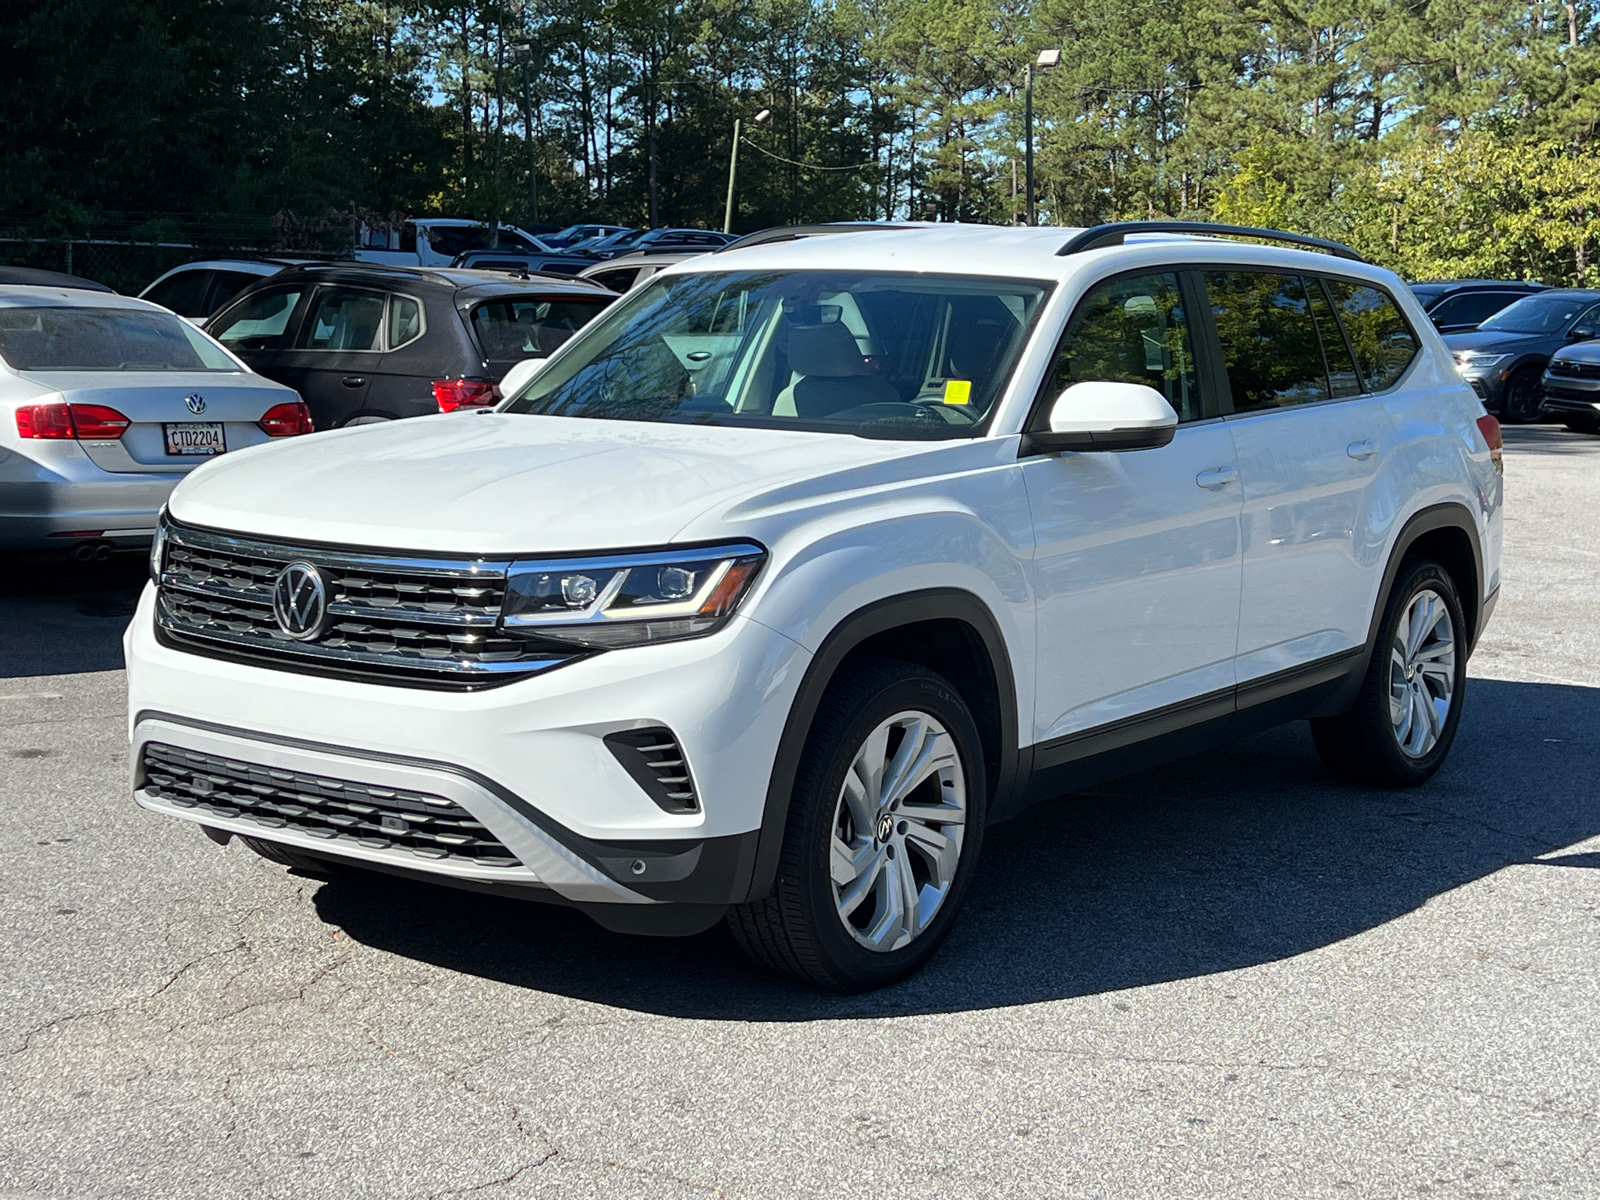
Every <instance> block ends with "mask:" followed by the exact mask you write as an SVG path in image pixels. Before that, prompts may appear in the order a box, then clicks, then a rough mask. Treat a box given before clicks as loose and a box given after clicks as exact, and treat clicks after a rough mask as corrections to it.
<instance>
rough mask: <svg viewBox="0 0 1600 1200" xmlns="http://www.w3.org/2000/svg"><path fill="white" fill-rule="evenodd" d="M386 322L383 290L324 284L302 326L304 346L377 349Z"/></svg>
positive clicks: (300, 339) (300, 341)
mask: <svg viewBox="0 0 1600 1200" xmlns="http://www.w3.org/2000/svg"><path fill="white" fill-rule="evenodd" d="M382 325H383V293H382V292H369V291H365V290H363V289H361V288H346V287H330V288H322V289H320V290H319V291H318V292H317V295H316V299H315V300H313V301H312V304H311V311H310V312H308V313H307V314H306V319H305V321H304V322H303V323H302V324H301V326H300V336H299V337H298V338H296V339H295V346H296V347H297V348H298V349H301V350H376V349H377V348H378V330H379V329H380V328H381V327H382Z"/></svg>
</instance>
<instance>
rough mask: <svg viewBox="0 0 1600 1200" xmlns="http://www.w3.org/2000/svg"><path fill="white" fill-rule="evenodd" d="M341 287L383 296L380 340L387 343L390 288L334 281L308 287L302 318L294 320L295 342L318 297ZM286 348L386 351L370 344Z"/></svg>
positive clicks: (320, 351)
mask: <svg viewBox="0 0 1600 1200" xmlns="http://www.w3.org/2000/svg"><path fill="white" fill-rule="evenodd" d="M341 288H342V289H344V290H345V291H348V292H376V293H377V294H378V295H379V296H381V297H383V312H382V313H381V314H380V315H379V317H378V326H379V328H378V340H379V341H380V342H382V343H384V344H385V345H387V343H388V340H389V332H388V329H387V328H386V327H385V326H386V322H387V321H388V318H389V297H390V295H392V293H391V292H390V291H388V289H386V288H382V287H368V286H367V285H365V284H360V283H339V282H334V281H326V282H319V283H317V284H316V285H315V286H314V287H311V288H308V289H307V291H308V292H309V293H310V295H309V296H308V297H306V298H304V299H303V300H302V304H303V305H304V307H303V308H302V309H301V310H300V313H299V317H300V319H299V321H295V322H294V326H295V329H294V340H295V342H297V343H298V342H299V341H300V327H301V326H302V325H304V324H305V323H306V321H307V320H309V319H310V317H311V311H312V308H313V305H314V303H315V301H316V299H317V298H319V297H320V296H321V295H322V293H323V292H331V291H336V290H338V289H341ZM290 320H291V321H294V317H293V316H291V317H290ZM288 333H289V331H288V329H287V328H285V329H284V336H285V337H287V336H288ZM406 345H408V346H409V345H411V343H410V342H407V343H406ZM284 349H285V350H287V351H290V352H292V353H295V354H382V353H384V352H385V351H384V350H383V349H382V348H381V347H379V346H369V347H368V348H367V349H365V350H349V349H339V350H330V349H329V348H328V347H326V346H301V345H293V346H285V347H284Z"/></svg>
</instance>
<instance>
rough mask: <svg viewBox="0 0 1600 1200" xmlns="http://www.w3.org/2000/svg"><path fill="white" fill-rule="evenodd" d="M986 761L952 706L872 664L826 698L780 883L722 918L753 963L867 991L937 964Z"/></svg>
mask: <svg viewBox="0 0 1600 1200" xmlns="http://www.w3.org/2000/svg"><path fill="white" fill-rule="evenodd" d="M984 778H985V776H984V765H983V754H982V750H981V748H980V745H979V742H978V732H977V728H976V726H975V725H974V724H973V720H972V716H971V714H970V713H969V712H968V710H967V706H966V704H965V703H964V702H963V700H962V699H961V696H960V695H959V694H958V693H957V692H956V690H955V689H954V688H953V687H951V685H950V684H949V683H948V682H947V681H946V680H944V679H943V678H941V677H940V676H938V675H935V674H933V673H932V672H930V671H925V670H922V669H921V668H919V667H915V666H912V665H910V664H908V663H899V662H874V663H870V664H868V665H866V666H864V667H863V668H862V669H861V670H859V671H857V672H855V673H854V674H852V675H851V676H850V677H849V678H848V679H846V680H845V681H843V682H842V683H841V684H840V685H839V686H837V687H835V688H833V689H832V690H830V692H829V693H828V697H827V699H826V700H825V701H824V708H823V711H822V713H821V714H819V716H818V718H817V721H816V724H815V725H814V726H813V727H812V730H811V734H810V737H809V738H808V740H807V742H806V748H805V753H804V755H803V756H802V759H801V764H800V769H799V771H798V772H796V776H795V784H794V792H793V796H792V798H791V800H790V805H789V822H788V828H787V829H786V831H785V835H784V843H783V851H782V858H781V860H780V863H779V867H778V879H777V883H776V886H775V888H774V891H773V894H772V895H771V896H770V897H768V898H767V899H765V900H760V901H757V902H756V903H753V904H744V905H739V906H737V907H735V908H734V909H733V910H731V911H730V912H729V914H728V926H729V928H730V929H731V930H732V932H733V936H734V939H735V940H736V941H737V942H738V943H739V945H740V947H741V948H742V949H743V950H744V951H745V953H746V954H748V955H750V957H751V958H753V959H755V960H756V961H757V962H759V963H761V964H762V965H763V966H766V967H768V968H770V969H771V970H774V971H778V972H781V973H783V974H786V975H790V976H793V977H794V978H796V979H799V980H801V981H802V982H804V983H810V984H813V985H815V986H817V987H824V988H830V989H832V990H834V991H840V992H858V991H866V990H868V989H870V988H875V987H882V986H883V985H885V984H888V983H893V982H894V981H895V980H897V979H903V978H904V977H905V976H907V975H909V974H911V973H912V972H914V971H916V970H917V969H918V968H920V967H921V966H922V965H923V964H924V963H925V962H927V961H928V959H929V958H930V957H932V955H933V953H934V951H935V950H937V949H938V948H939V943H940V942H942V941H943V940H944V938H945V935H946V934H947V933H949V931H950V927H951V925H952V924H953V923H954V921H955V918H956V913H957V911H958V910H959V909H960V907H961V902H962V900H963V898H964V896H965V893H966V889H967V885H968V882H969V881H970V879H971V877H972V873H973V869H974V863H975V862H976V860H977V857H978V850H979V846H980V843H981V841H982V838H983V824H984V816H985V812H986V796H985V784H984Z"/></svg>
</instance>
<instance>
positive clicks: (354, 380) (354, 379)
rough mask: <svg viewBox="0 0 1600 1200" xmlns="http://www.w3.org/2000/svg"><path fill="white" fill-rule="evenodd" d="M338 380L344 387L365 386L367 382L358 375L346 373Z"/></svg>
mask: <svg viewBox="0 0 1600 1200" xmlns="http://www.w3.org/2000/svg"><path fill="white" fill-rule="evenodd" d="M340 382H341V383H343V384H344V385H345V387H365V386H366V383H367V381H366V380H365V379H363V378H362V377H361V376H360V375H346V376H345V377H344V378H343V379H342V380H340Z"/></svg>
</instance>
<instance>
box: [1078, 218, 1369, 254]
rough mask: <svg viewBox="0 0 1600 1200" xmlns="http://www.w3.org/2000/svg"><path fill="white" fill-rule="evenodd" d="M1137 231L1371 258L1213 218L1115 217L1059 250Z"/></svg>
mask: <svg viewBox="0 0 1600 1200" xmlns="http://www.w3.org/2000/svg"><path fill="white" fill-rule="evenodd" d="M1134 233H1190V234H1197V235H1199V236H1201V237H1236V238H1237V237H1243V238H1257V239H1259V240H1261V241H1264V242H1284V243H1286V244H1287V245H1290V246H1304V247H1305V248H1306V249H1308V250H1320V251H1322V253H1324V254H1336V255H1338V256H1339V257H1340V258H1348V259H1350V260H1351V261H1352V262H1358V263H1364V262H1367V259H1366V258H1365V257H1364V256H1363V255H1361V254H1360V253H1359V252H1357V251H1355V250H1352V249H1351V248H1350V247H1349V246H1346V245H1345V244H1344V243H1343V242H1331V241H1329V240H1328V239H1326V238H1317V237H1310V236H1308V235H1306V234H1303V233H1285V232H1284V231H1283V230H1281V229H1257V228H1255V227H1254V226H1252V225H1215V224H1213V223H1211V222H1210V221H1113V222H1111V223H1110V224H1108V225H1096V226H1094V227H1093V228H1090V229H1085V230H1084V231H1083V232H1082V233H1078V234H1074V235H1073V236H1072V237H1070V238H1068V239H1067V241H1066V244H1065V245H1063V246H1062V247H1061V249H1059V250H1057V251H1056V254H1057V255H1058V256H1059V255H1066V254H1081V253H1082V252H1083V251H1085V250H1098V249H1100V248H1101V247H1102V246H1120V245H1122V244H1123V242H1124V240H1126V238H1127V237H1128V235H1129V234H1134Z"/></svg>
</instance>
